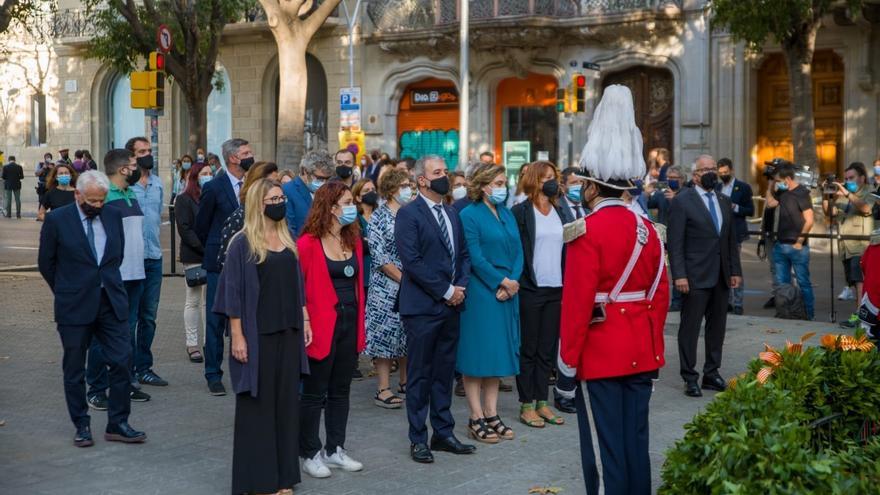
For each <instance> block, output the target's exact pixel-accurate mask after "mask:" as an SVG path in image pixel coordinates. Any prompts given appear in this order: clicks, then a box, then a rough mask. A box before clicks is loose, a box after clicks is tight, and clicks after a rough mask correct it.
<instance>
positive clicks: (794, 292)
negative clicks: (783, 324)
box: [773, 284, 807, 320]
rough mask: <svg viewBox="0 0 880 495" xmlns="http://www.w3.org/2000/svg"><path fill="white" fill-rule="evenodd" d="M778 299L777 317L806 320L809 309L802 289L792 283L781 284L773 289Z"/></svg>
mask: <svg viewBox="0 0 880 495" xmlns="http://www.w3.org/2000/svg"><path fill="white" fill-rule="evenodd" d="M773 298H774V299H775V301H776V317H777V318H782V319H783V320H806V319H807V310H806V309H805V308H804V300H803V298H802V297H801V291H800V289H798V288H797V287H795V286H794V285H792V284H779V285H778V286H777V287H776V288H774V289H773Z"/></svg>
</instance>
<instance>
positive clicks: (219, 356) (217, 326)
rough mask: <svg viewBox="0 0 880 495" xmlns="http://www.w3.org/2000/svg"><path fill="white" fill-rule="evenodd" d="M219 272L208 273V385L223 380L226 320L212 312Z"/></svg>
mask: <svg viewBox="0 0 880 495" xmlns="http://www.w3.org/2000/svg"><path fill="white" fill-rule="evenodd" d="M219 280H220V273H219V272H211V271H209V272H208V284H207V285H208V286H207V288H206V290H205V352H204V354H205V380H207V381H208V383H214V382H219V381H220V380H222V379H223V345H224V341H223V339H224V336H223V333H224V331H225V330H226V318H225V317H223V316H222V315H218V314H217V313H215V312H213V311H211V310H212V309H213V308H214V294H216V293H217V283H218V282H219Z"/></svg>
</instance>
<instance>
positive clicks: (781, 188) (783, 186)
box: [776, 182, 788, 191]
mask: <svg viewBox="0 0 880 495" xmlns="http://www.w3.org/2000/svg"><path fill="white" fill-rule="evenodd" d="M776 190H777V191H788V184H786V183H785V182H777V183H776Z"/></svg>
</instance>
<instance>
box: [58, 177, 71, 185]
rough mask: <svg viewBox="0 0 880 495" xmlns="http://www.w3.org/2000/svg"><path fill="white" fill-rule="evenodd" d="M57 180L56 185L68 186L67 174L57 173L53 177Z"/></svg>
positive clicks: (68, 178)
mask: <svg viewBox="0 0 880 495" xmlns="http://www.w3.org/2000/svg"><path fill="white" fill-rule="evenodd" d="M55 179H56V180H57V181H58V185H60V186H69V185H70V176H69V175H59V176H57V177H55Z"/></svg>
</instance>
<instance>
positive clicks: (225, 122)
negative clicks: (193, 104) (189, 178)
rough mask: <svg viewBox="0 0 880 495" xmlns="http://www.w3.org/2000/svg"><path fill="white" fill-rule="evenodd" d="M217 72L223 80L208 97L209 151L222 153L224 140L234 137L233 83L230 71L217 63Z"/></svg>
mask: <svg viewBox="0 0 880 495" xmlns="http://www.w3.org/2000/svg"><path fill="white" fill-rule="evenodd" d="M216 71H217V72H216V74H218V75H219V77H221V78H222V80H223V86H222V87H221V88H220V89H217V88H214V90H213V91H211V96H209V97H208V148H207V150H208V152H210V153H216V154H218V155H219V154H220V145H222V144H223V141H226V140H227V139H230V138H232V83H231V82H230V81H229V73H228V72H227V71H226V69H225V68H224V67H223V66H222V65H220V64H217V69H216Z"/></svg>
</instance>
